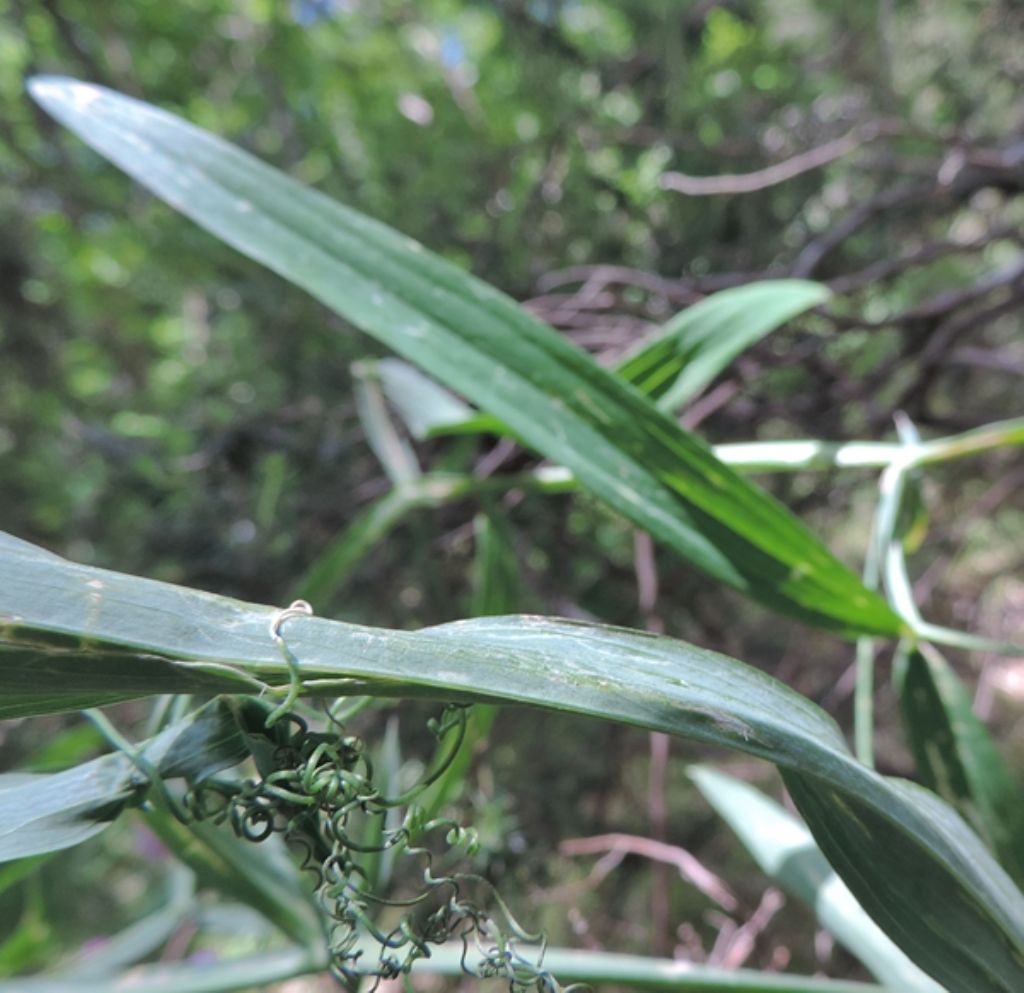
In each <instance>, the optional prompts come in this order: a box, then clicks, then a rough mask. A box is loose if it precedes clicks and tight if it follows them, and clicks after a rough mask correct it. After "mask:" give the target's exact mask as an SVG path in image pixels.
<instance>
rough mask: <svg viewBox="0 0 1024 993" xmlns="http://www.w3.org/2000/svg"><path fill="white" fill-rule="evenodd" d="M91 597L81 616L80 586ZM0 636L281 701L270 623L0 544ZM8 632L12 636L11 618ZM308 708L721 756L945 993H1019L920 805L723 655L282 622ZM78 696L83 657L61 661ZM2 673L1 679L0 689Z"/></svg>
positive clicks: (990, 909) (977, 849)
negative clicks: (266, 693) (354, 699)
mask: <svg viewBox="0 0 1024 993" xmlns="http://www.w3.org/2000/svg"><path fill="white" fill-rule="evenodd" d="M97 581H99V582H100V583H101V584H102V598H101V601H100V602H99V603H97V601H96V599H95V596H94V593H95V592H96V589H97V587H96V582H97ZM0 604H2V605H3V606H2V608H0V609H2V610H3V611H4V613H2V614H0V628H2V630H3V632H4V637H6V638H8V639H14V638H24V639H28V640H30V641H31V642H32V643H34V644H40V643H45V642H46V640H47V639H58V638H59V640H60V641H61V643H62V644H63V643H66V641H67V639H68V638H69V637H76V638H79V639H85V640H87V641H88V643H89V644H90V645H92V646H94V647H95V648H97V649H100V650H107V651H117V652H119V653H121V655H122V656H123V659H124V665H125V666H126V668H128V667H130V665H131V660H132V658H133V654H135V653H137V655H138V657H142V658H145V657H149V656H152V655H158V656H160V657H163V658H165V659H167V660H168V661H170V662H174V663H176V664H179V665H181V666H182V667H183V672H184V673H185V674H186V675H187V673H188V671H189V668H188V667H189V666H192V665H195V664H196V662H197V660H203V663H204V664H205V665H214V666H220V667H226V668H229V669H232V670H235V671H238V672H240V673H243V674H248V675H249V676H250V677H254V678H256V679H258V680H260V681H261V682H264V683H268V684H272V685H286V684H287V682H288V679H289V670H288V667H287V665H286V664H285V662H284V660H283V659H282V657H281V654H280V652H279V650H278V646H277V645H276V643H275V642H274V640H273V639H272V638H271V636H270V634H269V631H268V622H269V619H270V617H271V616H272V615H273V612H274V611H273V608H270V607H260V606H254V605H250V604H244V603H240V602H238V601H235V600H230V599H227V598H222V597H217V596H214V595H212V594H208V593H200V592H197V591H194V590H185V589H182V588H180V587H175V586H170V585H167V584H163V583H156V582H152V581H150V580H144V579H139V578H137V577H132V576H124V575H120V574H117V573H111V572H105V571H103V570H98V569H92V568H90V567H86V566H79V565H74V564H72V563H69V562H64V561H62V560H60V559H57V558H55V557H54V556H51V555H46V554H43V555H34V554H33V552H32V551H31V546H25V545H24V544H23V543H20V542H17V543H12V544H5V543H4V542H2V541H0ZM13 616H17V618H18V620H17V623H16V624H15V623H12V617H13ZM288 644H289V648H290V650H291V652H292V654H293V655H294V657H295V658H296V659H297V660H298V667H299V670H300V672H301V675H302V677H303V680H304V681H305V682H306V686H307V689H308V690H309V691H310V692H315V693H321V694H324V695H336V694H338V693H340V692H346V693H364V692H370V693H374V694H377V695H382V696H403V697H417V696H418V697H432V698H435V699H445V700H460V701H462V700H465V701H470V700H479V701H486V702H489V703H510V704H525V705H530V706H536V707H543V708H548V709H556V710H562V711H566V712H570V713H575V714H579V715H584V716H590V717H596V718H600V719H604V720H614V721H617V722H620V723H625V724H630V725H634V726H637V727H642V728H646V729H649V730H655V731H665V732H667V733H670V734H676V735H681V736H685V737H691V738H694V739H695V740H698V741H702V742H707V743H710V744H716V745H722V746H725V747H728V748H733V749H737V750H739V751H742V752H744V753H746V754H750V755H754V756H757V757H760V758H763V759H766V760H767V761H769V762H773V763H774V764H775V765H777V766H778V767H779V768H780V769H781V770H782V771H783V775H784V778H785V780H786V783H787V785H788V786H789V789H790V793H791V795H792V796H793V797H794V799H795V801H796V803H797V806H798V808H799V809H800V812H801V814H802V815H803V817H804V819H805V821H806V822H807V825H808V827H809V828H810V830H811V832H812V833H813V835H814V837H815V840H816V841H817V843H818V845H819V847H820V848H821V850H822V851H823V852H824V854H825V856H826V857H827V858H828V860H829V861H830V862H831V863H832V865H833V866H834V867H835V868H836V870H837V872H838V873H839V874H840V876H841V877H842V878H843V880H844V881H845V882H846V884H847V885H848V886H849V887H850V889H851V891H852V892H853V893H854V895H855V896H856V897H857V899H858V901H859V902H860V904H861V906H863V907H864V909H865V910H866V911H867V912H868V913H869V914H870V915H871V916H872V917H873V918H874V919H875V921H876V922H878V923H879V924H880V925H881V926H882V927H883V929H884V930H885V931H886V932H887V933H888V934H889V935H890V937H892V938H893V940H894V941H896V943H897V944H899V945H900V947H901V948H903V950H904V951H905V952H907V954H908V955H910V957H911V958H912V959H913V960H914V961H915V962H916V963H917V964H918V965H919V966H920V967H921V968H923V969H924V970H925V971H926V972H929V973H930V974H931V975H933V976H934V977H935V978H936V979H938V980H939V981H940V982H941V983H942V984H943V985H945V986H946V987H947V989H948V990H949V991H950V993H1017V991H1019V990H1020V989H1021V988H1024V895H1022V894H1021V893H1020V891H1019V890H1018V889H1017V888H1016V887H1015V886H1014V885H1013V883H1012V881H1011V880H1010V878H1009V877H1008V876H1007V875H1006V873H1005V872H1004V871H1003V870H1002V869H1001V868H1000V867H999V865H998V864H997V863H996V862H995V860H994V859H993V858H992V857H991V855H990V854H989V853H988V851H987V850H986V849H985V846H984V845H983V843H982V842H981V841H980V840H979V839H978V838H977V837H976V836H975V835H974V834H973V833H972V832H971V831H970V830H969V828H968V827H967V826H966V825H965V824H964V822H963V821H962V820H961V819H960V818H959V817H958V816H957V815H956V814H955V812H953V811H952V810H951V809H950V808H949V807H947V806H946V805H945V804H944V803H942V802H941V801H940V800H938V798H937V797H935V796H934V794H931V793H929V792H927V791H926V790H923V789H921V788H917V789H915V788H913V787H912V786H911V785H910V784H906V783H903V782H902V781H899V780H893V779H887V778H885V777H882V776H879V775H878V774H876V773H874V772H872V771H871V770H869V769H867V768H866V767H864V766H862V765H861V764H859V763H858V762H856V761H855V760H854V759H853V757H852V756H851V755H850V754H849V752H848V750H847V748H846V745H845V742H844V740H843V738H842V735H841V734H840V732H839V729H838V728H837V727H836V725H835V723H834V722H833V721H832V720H831V719H830V718H829V717H828V716H827V715H825V714H824V713H823V712H822V711H821V710H820V709H818V708H817V707H815V706H814V705H813V704H811V703H810V701H808V700H806V699H804V698H803V697H801V696H799V695H798V694H796V693H794V692H793V691H792V690H790V689H788V688H787V687H786V686H784V685H783V684H781V683H779V682H777V681H776V680H773V679H772V678H770V677H769V676H767V675H766V674H764V673H762V672H760V671H758V670H756V669H752V668H750V667H748V666H745V665H743V664H742V663H739V662H737V661H735V660H733V659H730V658H727V657H726V656H723V655H719V654H717V653H714V652H708V651H704V650H702V649H698V648H695V647H693V646H692V645H687V644H685V643H683V642H679V641H675V640H673V639H671V638H663V637H658V636H655V635H645V634H642V633H639V632H632V631H625V630H620V629H616V628H608V627H602V626H599V625H591V624H583V623H579V622H572V621H564V620H553V619H547V618H538V617H495V618H480V619H475V620H471V621H460V622H457V623H454V624H447V625H441V626H439V627H435V628H428V629H426V630H423V631H415V632H409V631H385V630H380V629H375V628H365V627H359V626H356V625H349V624H343V623H340V622H337V621H328V620H324V619H322V618H316V617H295V618H293V619H291V620H290V621H289V628H288ZM60 661H61V665H62V666H64V667H65V670H64V672H63V673H62V677H63V678H66V679H68V680H74V681H76V682H77V684H78V685H85V686H87V685H88V668H89V655H88V653H85V654H83V655H81V656H80V657H78V658H77V659H76V658H73V657H72V656H71V655H70V654H68V653H64V654H62V655H61V657H60ZM2 679H3V673H2V671H0V682H2Z"/></svg>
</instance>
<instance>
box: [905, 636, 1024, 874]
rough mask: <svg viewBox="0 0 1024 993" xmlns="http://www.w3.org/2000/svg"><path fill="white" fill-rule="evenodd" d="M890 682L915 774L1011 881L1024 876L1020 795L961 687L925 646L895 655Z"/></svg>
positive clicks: (1023, 819) (1022, 800)
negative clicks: (897, 697)
mask: <svg viewBox="0 0 1024 993" xmlns="http://www.w3.org/2000/svg"><path fill="white" fill-rule="evenodd" d="M897 684H898V687H899V693H900V709H901V711H902V712H903V721H904V725H905V726H906V730H907V736H908V738H909V739H910V747H911V749H912V750H913V752H914V759H915V761H916V763H917V770H918V774H919V775H920V776H921V779H922V780H923V781H924V782H925V784H926V785H928V786H929V787H930V788H931V789H933V790H935V792H936V793H938V794H939V795H940V796H942V797H944V798H945V799H946V800H948V801H949V802H950V803H952V804H953V805H954V806H955V807H956V808H957V809H958V810H959V811H960V812H961V814H963V815H964V817H965V818H966V819H967V821H968V822H969V823H970V824H971V825H972V826H974V828H975V829H976V830H977V831H978V833H979V834H981V835H982V837H984V838H985V839H986V840H987V841H988V842H989V845H990V846H991V847H992V849H993V850H994V851H995V852H996V854H997V855H998V856H999V859H1000V861H1001V862H1002V864H1003V865H1004V866H1005V867H1006V869H1007V870H1008V871H1009V872H1010V874H1011V875H1012V876H1013V877H1014V878H1015V879H1017V880H1021V879H1024V797H1022V796H1021V793H1020V789H1019V788H1018V786H1017V784H1016V783H1015V782H1014V777H1013V773H1012V771H1011V770H1010V767H1009V765H1008V764H1007V762H1006V759H1005V758H1004V757H1003V755H1002V754H1001V753H1000V751H999V749H998V748H997V747H996V743H995V742H994V741H993V740H992V737H991V735H990V734H989V732H988V729H987V728H986V727H985V724H984V722H982V721H981V720H980V719H979V718H978V717H977V716H976V715H975V713H974V711H973V709H972V705H971V697H970V694H969V693H968V692H967V688H966V687H965V686H964V684H963V683H961V682H960V680H959V679H958V678H957V676H956V673H955V672H954V671H953V669H952V668H951V666H950V665H949V663H948V662H947V661H946V660H945V659H944V658H943V657H942V656H941V655H940V654H939V653H938V652H937V651H936V650H935V649H934V648H932V647H931V646H930V645H921V646H920V647H919V648H914V649H910V650H909V651H907V652H906V653H905V654H904V655H902V656H901V658H900V665H899V666H898V668H897Z"/></svg>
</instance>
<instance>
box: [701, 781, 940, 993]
mask: <svg viewBox="0 0 1024 993" xmlns="http://www.w3.org/2000/svg"><path fill="white" fill-rule="evenodd" d="M689 773H690V778H691V779H692V780H693V781H694V782H695V783H696V784H697V788H698V789H699V790H700V791H701V793H703V794H704V799H705V800H707V801H708V803H710V804H711V806H712V807H714V808H715V810H716V811H717V812H718V814H719V815H720V816H721V817H722V819H723V820H724V821H725V822H726V823H727V824H728V825H729V827H731V828H732V830H733V831H734V832H735V833H736V835H737V836H738V837H739V839H740V841H741V842H742V843H743V847H744V848H746V849H747V851H748V852H750V854H751V855H752V856H753V857H754V860H755V861H756V862H757V864H758V865H759V866H760V867H761V869H763V870H764V872H766V873H767V874H768V875H769V876H771V878H772V879H774V880H776V881H777V882H779V883H780V884H781V885H782V886H783V887H784V888H785V890H786V891H787V892H788V893H791V894H792V895H793V896H795V897H796V898H797V899H798V900H801V901H803V902H804V903H805V904H807V906H808V907H810V908H811V909H812V910H813V911H814V912H815V914H816V915H817V918H818V920H819V921H820V922H821V924H822V926H823V927H825V928H826V929H827V930H828V931H830V932H831V934H832V936H833V937H834V938H835V939H836V940H837V941H838V942H839V943H840V944H842V945H844V946H845V947H846V948H847V949H849V951H851V952H853V954H854V955H856V956H857V957H858V958H859V959H860V960H861V962H863V963H864V965H865V966H867V968H868V969H869V970H870V971H871V973H872V974H873V975H874V976H876V977H877V978H878V979H879V980H881V981H882V983H883V984H884V985H885V987H886V989H889V990H893V991H894V993H896V991H898V993H943V991H942V988H941V987H940V986H939V985H938V984H936V982H935V981H934V980H933V979H930V978H929V977H928V976H926V975H925V974H924V973H923V972H921V970H920V969H918V968H917V966H915V965H914V963H913V962H911V961H910V960H909V959H908V958H907V957H906V955H904V954H903V953H902V952H901V951H900V950H899V949H898V948H897V947H896V946H895V945H894V944H893V943H892V942H891V941H890V940H889V938H887V937H886V936H885V934H883V933H882V930H881V929H880V928H879V927H878V925H877V924H875V922H874V921H873V920H871V918H870V917H868V915H867V914H865V913H864V910H863V909H862V908H861V906H860V904H858V903H857V901H856V899H854V896H853V894H852V893H851V892H850V890H849V888H848V887H847V886H846V885H845V884H844V883H843V881H842V880H841V879H840V878H839V877H838V876H837V875H836V874H835V872H833V871H832V867H831V866H830V865H829V864H828V862H826V861H825V857H824V856H823V855H822V854H821V851H820V849H819V848H818V846H817V845H815V843H814V839H813V838H812V837H811V833H810V831H808V830H807V828H806V827H805V826H804V825H803V824H801V823H800V820H799V818H797V817H794V816H793V815H792V814H791V813H790V812H789V811H788V810H786V809H785V808H784V807H783V806H782V805H781V804H779V803H776V802H775V801H774V800H772V799H771V798H770V797H768V796H766V795H765V794H764V793H762V792H761V791H760V790H758V789H755V788H754V787H753V786H751V785H749V784H748V783H745V782H743V781H742V780H739V779H735V778H734V777H732V776H729V775H727V774H725V773H723V772H719V771H718V770H717V769H712V768H710V767H709V766H691V767H690V770H689Z"/></svg>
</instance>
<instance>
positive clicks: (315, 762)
mask: <svg viewBox="0 0 1024 993" xmlns="http://www.w3.org/2000/svg"><path fill="white" fill-rule="evenodd" d="M466 714H467V708H466V707H464V706H456V705H452V706H448V707H446V708H445V710H444V712H443V714H442V716H441V718H440V719H439V720H434V721H431V722H429V724H428V727H429V729H430V730H431V732H432V733H433V735H434V737H435V739H436V754H435V757H434V760H433V761H432V762H431V764H430V765H429V766H428V769H427V771H426V772H425V773H424V775H423V777H422V778H421V779H420V781H419V782H418V783H417V784H416V785H415V786H414V787H413V788H412V789H410V790H407V791H406V792H404V793H402V794H401V795H400V796H395V797H388V796H385V795H383V794H382V793H381V791H380V790H379V789H378V788H377V786H376V785H375V784H374V769H373V765H372V763H371V761H370V757H369V756H368V754H367V749H366V746H365V744H364V742H363V741H362V740H361V739H359V738H357V737H354V736H352V735H347V734H345V733H344V729H343V728H342V727H341V726H340V725H335V726H334V727H333V728H332V729H331V730H328V731H313V730H310V728H309V725H308V724H307V723H306V721H304V720H303V719H302V718H300V717H299V716H297V715H296V714H294V713H290V712H289V713H286V714H283V715H280V717H279V718H278V719H275V721H274V722H271V723H272V726H271V727H268V726H267V722H266V711H265V710H264V709H263V708H261V707H259V705H258V704H255V703H254V704H253V706H252V707H251V708H249V709H248V710H247V711H246V712H244V713H243V715H240V723H243V724H245V725H248V726H247V727H243V728H242V731H243V737H244V738H245V739H246V744H247V747H248V750H249V751H250V753H251V755H252V757H253V759H254V760H255V764H256V768H257V771H258V774H259V775H258V776H257V777H254V778H249V779H226V778H221V777H214V778H210V779H207V780H205V781H203V782H202V783H199V784H194V785H193V786H192V787H191V789H190V790H189V791H188V792H187V793H186V795H185V798H184V802H185V810H186V811H187V814H188V816H190V817H191V818H194V819H195V820H212V821H214V822H216V823H222V822H227V823H229V824H230V825H231V827H232V828H233V829H234V831H235V833H236V834H237V835H239V836H240V837H242V838H245V839H247V840H249V841H254V842H260V841H265V840H266V839H267V838H269V837H271V836H272V835H279V836H281V837H282V838H283V839H284V840H285V841H287V842H289V843H290V844H292V845H293V846H296V847H297V848H299V849H300V850H301V851H302V853H303V862H302V864H303V868H305V869H307V870H309V871H310V872H311V873H313V875H314V876H315V878H316V894H317V897H318V900H319V903H320V906H321V908H322V910H323V913H324V917H325V920H326V922H327V927H326V932H327V933H326V937H327V941H328V947H329V951H330V968H331V971H332V973H333V974H334V975H335V976H336V977H337V978H338V979H339V980H341V981H342V982H344V983H345V984H346V985H348V986H349V987H350V988H351V987H353V986H354V985H355V983H356V982H357V981H358V980H360V979H363V978H366V977H375V978H377V979H378V980H380V979H391V978H395V977H396V976H399V975H402V974H404V973H407V972H408V971H409V969H410V968H411V966H412V964H413V962H414V961H416V959H418V958H425V957H429V955H430V946H432V945H438V944H441V943H443V942H446V941H451V940H454V939H458V940H461V942H462V946H463V954H462V965H463V969H464V970H465V971H466V972H467V973H469V974H471V975H475V976H479V977H482V978H493V977H505V978H506V979H507V980H508V981H509V984H510V988H511V989H512V990H513V991H514V993H525V991H527V990H536V991H538V993H554V991H557V990H558V989H559V987H558V984H557V983H556V982H555V980H554V978H553V977H552V976H551V975H550V973H548V972H546V971H545V970H544V969H543V968H542V967H541V965H540V960H541V959H542V957H543V940H542V938H541V937H540V936H537V935H530V934H528V933H526V932H525V931H524V930H523V929H522V928H521V927H520V926H519V925H518V924H517V923H516V921H515V920H514V918H513V917H512V916H511V914H510V913H509V911H508V909H507V908H506V907H505V905H504V903H503V902H502V901H501V899H500V897H499V896H498V895H497V893H496V892H494V890H493V887H491V886H490V884H489V883H487V882H486V881H485V880H483V879H482V878H481V877H480V876H477V875H474V874H467V873H459V872H444V871H438V869H437V866H438V865H439V864H440V863H441V862H442V861H448V860H449V859H450V857H451V856H452V855H454V854H460V853H461V854H465V855H472V854H474V853H475V852H476V850H477V847H478V842H477V837H476V833H475V831H474V830H473V829H472V828H465V827H463V826H461V825H459V824H458V823H456V822H455V821H452V820H449V819H446V818H436V817H431V816H429V815H428V813H427V812H426V811H425V810H424V808H422V807H418V806H416V804H415V803H414V801H415V799H416V798H417V797H418V796H419V795H420V794H421V793H422V792H423V791H424V790H425V789H427V787H429V786H430V785H431V784H432V783H434V782H436V781H437V780H438V779H439V778H440V777H441V776H442V775H443V774H444V772H445V771H446V770H447V769H448V767H449V766H450V765H451V763H452V761H453V760H454V758H455V756H456V754H457V752H458V748H459V746H460V744H461V743H462V740H463V737H464V735H465V730H466ZM436 839H442V840H443V843H444V846H446V849H447V850H446V851H443V852H441V853H440V855H438V854H436V853H435V852H434V851H433V850H432V848H431V847H428V846H429V845H430V844H431V842H433V844H434V846H435V847H437V841H436ZM398 854H401V855H403V856H411V857H413V858H414V859H418V861H419V865H420V866H421V867H422V872H421V876H420V881H419V883H418V884H417V886H416V890H417V892H415V893H414V894H413V895H411V896H409V897H405V898H402V899H393V898H386V897H384V896H383V895H381V894H379V893H376V892H374V878H379V873H378V872H377V871H376V870H375V868H374V867H375V866H376V867H379V865H380V860H382V859H393V858H394V857H395V856H396V855H398ZM470 889H471V890H473V891H475V892H476V891H480V890H481V889H482V890H483V891H484V892H485V893H486V894H487V895H489V896H490V898H491V899H492V900H493V902H494V903H495V904H496V905H497V906H498V908H499V910H500V915H501V922H500V923H499V922H497V921H495V920H494V919H493V918H492V917H490V916H489V915H488V914H487V913H485V912H484V911H483V910H482V909H480V907H479V906H478V905H477V904H476V903H474V902H473V900H472V899H470V898H469V897H468V896H467V895H466V891H467V890H470ZM518 942H526V943H529V944H531V945H535V946H539V950H538V949H537V948H535V949H534V950H535V951H537V952H538V954H537V955H536V956H535V957H527V956H525V955H524V954H522V953H520V951H518V948H517V943H518ZM374 950H375V951H376V954H374ZM475 955H479V958H478V959H476V960H475V961H473V962H472V963H471V956H473V957H475Z"/></svg>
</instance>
